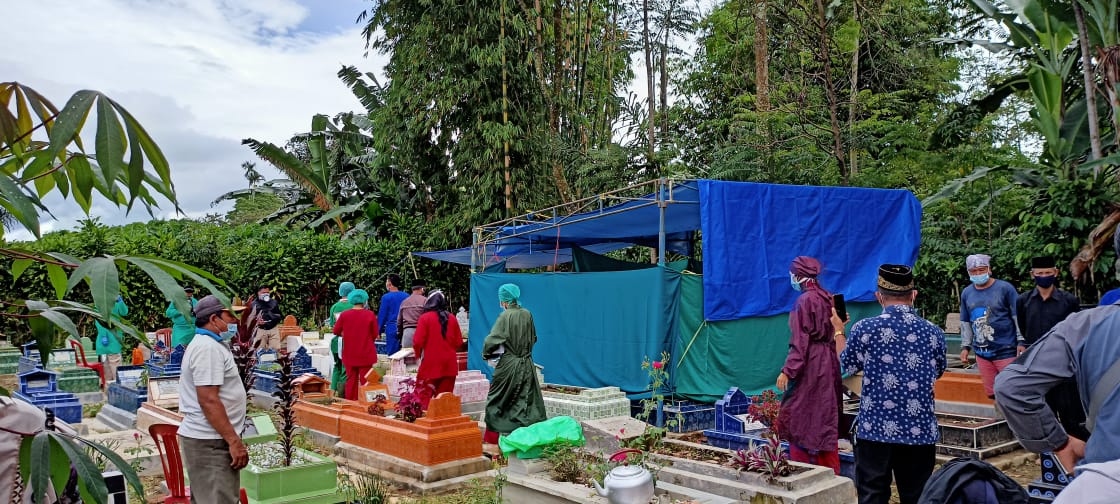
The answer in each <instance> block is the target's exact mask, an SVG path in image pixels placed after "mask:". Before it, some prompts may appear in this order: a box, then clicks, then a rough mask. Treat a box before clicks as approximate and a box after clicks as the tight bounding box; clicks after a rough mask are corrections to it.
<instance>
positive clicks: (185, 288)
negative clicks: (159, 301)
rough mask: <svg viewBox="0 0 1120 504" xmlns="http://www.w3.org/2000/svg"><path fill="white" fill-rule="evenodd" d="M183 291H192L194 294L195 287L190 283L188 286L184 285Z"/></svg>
mask: <svg viewBox="0 0 1120 504" xmlns="http://www.w3.org/2000/svg"><path fill="white" fill-rule="evenodd" d="M183 292H190V293H192V294H193V293H194V287H191V286H189V285H188V286H186V287H183Z"/></svg>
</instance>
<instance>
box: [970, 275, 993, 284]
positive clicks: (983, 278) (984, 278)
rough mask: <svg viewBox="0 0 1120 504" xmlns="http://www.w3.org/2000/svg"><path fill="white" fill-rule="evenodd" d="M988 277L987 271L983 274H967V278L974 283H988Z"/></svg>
mask: <svg viewBox="0 0 1120 504" xmlns="http://www.w3.org/2000/svg"><path fill="white" fill-rule="evenodd" d="M988 278H989V276H988V274H987V273H984V274H983V275H969V276H968V279H969V280H970V281H971V282H972V283H973V284H975V285H983V284H985V283H988Z"/></svg>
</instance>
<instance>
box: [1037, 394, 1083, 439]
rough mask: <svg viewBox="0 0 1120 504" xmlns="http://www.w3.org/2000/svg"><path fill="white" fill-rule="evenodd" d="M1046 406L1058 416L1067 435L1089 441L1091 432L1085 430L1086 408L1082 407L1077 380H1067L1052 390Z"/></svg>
mask: <svg viewBox="0 0 1120 504" xmlns="http://www.w3.org/2000/svg"><path fill="white" fill-rule="evenodd" d="M1046 404H1048V405H1050V409H1051V410H1053V411H1054V414H1055V415H1057V416H1058V422H1060V423H1061V424H1062V428H1063V429H1065V430H1066V434H1069V435H1071V436H1073V437H1075V438H1077V439H1080V440H1082V441H1088V440H1089V430H1088V429H1086V428H1085V407H1084V406H1082V405H1081V393H1080V392H1078V390H1077V380H1073V379H1069V380H1065V381H1063V382H1061V383H1059V384H1058V385H1057V386H1055V387H1054V388H1052V389H1050V391H1049V392H1047V393H1046Z"/></svg>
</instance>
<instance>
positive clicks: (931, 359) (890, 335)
mask: <svg viewBox="0 0 1120 504" xmlns="http://www.w3.org/2000/svg"><path fill="white" fill-rule="evenodd" d="M840 365H841V367H842V368H843V370H844V373H845V374H849V375H850V374H853V373H856V372H858V371H863V398H862V401H861V402H860V406H859V419H858V422H859V427H858V433H857V436H858V437H859V438H860V439H867V440H871V441H878V442H881V443H897V444H907V445H922V444H934V443H936V442H937V439H938V434H939V431H938V428H937V418H936V417H934V415H933V382H934V381H936V380H937V378H939V377H940V376H941V373H944V372H945V334H944V333H942V332H941V329H940V328H938V327H937V326H936V325H933V324H932V323H930V322H929V321H927V320H925V319H923V318H921V317H919V316H918V315H917V313H916V312H915V311H914V308H913V307H912V306H907V305H891V306H888V307H887V308H886V309H884V310H883V314H882V315H879V316H878V317H872V318H867V319H863V320H861V321H859V322H857V323H856V324H855V325H854V326H852V331H851V335H849V337H848V346H847V348H845V349H844V352H843V353H841V354H840Z"/></svg>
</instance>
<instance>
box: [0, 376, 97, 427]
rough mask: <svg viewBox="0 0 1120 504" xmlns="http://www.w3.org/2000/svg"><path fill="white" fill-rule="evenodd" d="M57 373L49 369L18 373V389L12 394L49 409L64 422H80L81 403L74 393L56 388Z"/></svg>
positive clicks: (41, 407) (43, 408)
mask: <svg viewBox="0 0 1120 504" xmlns="http://www.w3.org/2000/svg"><path fill="white" fill-rule="evenodd" d="M59 374H60V373H59V372H57V371H52V370H49V369H32V370H30V371H24V372H22V373H19V375H18V380H19V390H18V391H16V392H15V393H14V394H13V395H14V396H15V397H16V398H17V399H21V400H24V401H27V402H29V403H31V404H32V405H35V406H37V407H38V408H39V409H42V410H47V409H50V410H51V411H53V412H54V415H55V417H56V418H58V419H60V420H62V421H64V422H67V423H70V424H79V423H81V422H82V404H81V403H80V402H78V398H77V397H76V396H74V394H71V393H69V392H63V391H60V390H59V389H58V376H59Z"/></svg>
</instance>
